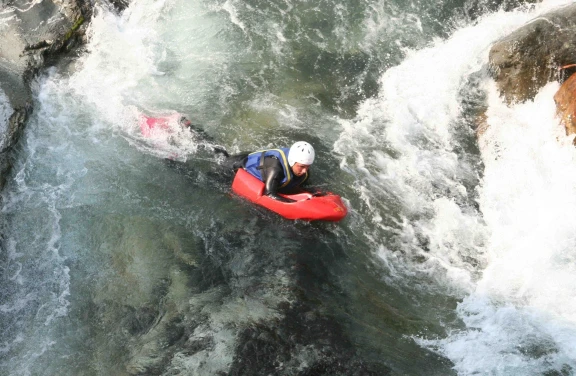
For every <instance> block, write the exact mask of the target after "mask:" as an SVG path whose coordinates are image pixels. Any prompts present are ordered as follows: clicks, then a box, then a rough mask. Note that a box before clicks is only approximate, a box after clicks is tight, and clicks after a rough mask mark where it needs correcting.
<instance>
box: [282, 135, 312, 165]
mask: <svg viewBox="0 0 576 376" xmlns="http://www.w3.org/2000/svg"><path fill="white" fill-rule="evenodd" d="M315 155H316V153H314V148H313V147H312V145H310V144H309V143H307V142H305V141H298V142H296V143H295V144H294V145H292V147H291V148H290V151H289V152H288V164H289V165H290V166H294V163H302V164H305V165H311V164H312V162H314V156H315Z"/></svg>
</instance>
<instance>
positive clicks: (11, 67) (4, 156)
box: [0, 0, 93, 189]
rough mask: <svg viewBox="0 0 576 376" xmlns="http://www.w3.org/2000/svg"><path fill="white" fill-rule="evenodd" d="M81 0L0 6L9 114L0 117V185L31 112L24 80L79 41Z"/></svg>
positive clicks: (1, 79) (0, 88)
mask: <svg viewBox="0 0 576 376" xmlns="http://www.w3.org/2000/svg"><path fill="white" fill-rule="evenodd" d="M92 7H93V4H92V3H91V2H90V1H87V0H41V1H30V0H14V1H10V2H8V3H7V4H6V5H4V9H3V16H4V20H6V22H5V23H4V24H3V25H2V26H3V27H2V28H1V29H0V100H2V101H3V102H4V101H7V102H8V103H0V108H11V109H12V111H13V113H12V115H11V116H9V117H7V118H6V119H4V118H2V119H0V122H1V123H0V189H1V188H2V187H3V186H4V183H5V180H6V175H7V173H8V171H9V170H10V166H11V163H10V160H9V158H10V157H9V153H10V150H11V149H12V148H13V146H14V145H15V144H16V142H17V141H18V137H19V135H20V134H21V130H22V128H23V127H24V125H25V123H26V121H27V120H28V116H29V115H30V113H31V111H32V98H31V94H32V93H31V90H30V83H31V82H32V80H33V79H34V77H36V75H37V74H38V72H39V71H40V70H41V69H43V68H44V67H47V66H51V65H55V64H56V63H58V62H59V61H61V60H62V57H64V56H66V55H67V54H69V52H71V51H73V50H74V49H76V48H77V47H78V46H81V45H82V44H84V42H85V40H84V30H85V25H86V23H85V21H86V20H89V19H90V18H91V17H92Z"/></svg>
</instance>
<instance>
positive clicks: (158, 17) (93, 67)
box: [0, 0, 576, 375]
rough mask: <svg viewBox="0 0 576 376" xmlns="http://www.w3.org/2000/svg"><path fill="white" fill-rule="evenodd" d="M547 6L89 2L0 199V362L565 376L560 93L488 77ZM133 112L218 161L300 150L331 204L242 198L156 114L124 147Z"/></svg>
mask: <svg viewBox="0 0 576 376" xmlns="http://www.w3.org/2000/svg"><path fill="white" fill-rule="evenodd" d="M568 3H569V2H568V1H544V2H543V3H541V4H538V5H534V6H527V7H524V8H520V9H517V10H514V11H509V12H504V11H495V12H492V11H491V12H486V14H484V15H482V16H480V17H478V18H476V19H473V20H472V19H469V18H467V17H464V16H462V15H461V14H460V13H459V10H458V9H453V11H454V12H453V13H452V16H447V15H444V16H445V17H448V19H441V18H438V19H435V18H434V17H440V16H441V15H442V14H444V13H443V12H442V11H441V9H440V8H438V7H437V6H436V4H420V3H414V4H411V5H410V6H409V5H407V4H404V3H403V2H399V3H392V2H382V1H364V2H358V3H357V4H353V5H350V4H345V3H341V2H338V1H332V0H330V1H323V2H319V3H317V4H316V3H315V4H310V3H295V2H292V1H279V2H272V3H270V4H267V5H266V6H264V5H262V4H252V3H251V2H244V1H243V2H240V1H235V0H228V1H225V2H211V1H205V2H183V1H176V0H174V1H170V0H165V1H150V0H138V1H135V2H133V3H132V4H131V5H130V6H129V8H128V9H127V10H126V11H125V12H124V13H123V14H122V15H116V14H114V13H113V12H111V11H109V10H108V9H106V8H105V7H104V8H100V7H99V8H97V10H96V12H95V16H94V19H93V20H92V21H91V24H90V28H89V31H88V38H89V43H88V45H87V46H86V52H85V53H83V54H82V55H81V56H80V57H79V58H78V60H77V61H75V62H74V64H72V65H70V66H68V67H59V68H56V67H54V68H51V69H50V70H48V71H47V72H44V74H43V75H41V77H39V78H38V80H37V81H36V82H35V83H34V87H33V89H34V93H35V94H34V101H35V103H34V108H35V111H34V113H33V115H32V117H31V120H30V124H29V126H28V127H27V129H26V130H25V132H24V133H25V134H24V136H23V139H22V141H21V142H20V143H19V144H18V146H17V148H16V149H17V150H16V151H15V153H14V157H15V158H14V161H15V162H14V169H13V174H12V176H11V180H10V182H9V184H8V185H7V189H6V190H5V191H4V192H3V193H2V203H3V207H2V215H3V217H2V222H1V226H2V229H3V235H4V236H5V237H4V239H3V243H2V244H3V251H4V259H3V260H2V270H3V273H2V300H1V301H0V314H2V315H3V316H2V323H3V324H2V331H1V337H0V354H2V355H3V359H2V361H1V362H0V366H1V370H2V371H3V372H5V373H7V374H14V375H33V374H39V373H40V372H42V371H43V372H46V373H48V374H58V373H59V372H64V374H70V375H75V374H81V373H82V372H85V373H86V374H94V375H100V374H110V373H111V372H113V371H114V370H119V369H120V370H122V372H124V373H125V374H139V373H145V372H152V373H156V374H175V373H180V374H216V373H218V372H221V373H231V374H242V372H244V373H245V374H250V372H256V371H261V372H268V373H272V374H273V373H277V374H284V375H294V374H299V373H305V372H315V371H318V372H320V371H319V370H325V371H326V373H327V374H337V373H338V372H340V373H341V374H347V372H348V374H349V372H351V370H360V371H358V372H361V371H363V370H376V371H374V372H376V373H377V374H378V372H381V373H385V372H389V373H392V374H418V373H422V372H427V373H428V374H430V375H435V374H437V375H446V374H449V373H450V372H455V373H457V374H462V375H467V374H475V373H487V374H505V375H510V374H517V375H523V374H527V373H533V372H536V373H546V372H554V371H555V372H559V373H562V372H563V373H570V372H573V370H574V369H576V354H575V353H574V349H575V348H576V344H575V343H574V338H576V335H575V334H576V325H575V324H576V304H574V303H573V302H574V301H576V300H575V299H574V298H575V296H574V291H576V290H575V289H574V285H575V284H576V277H574V275H575V274H574V266H573V263H574V258H575V257H576V256H575V254H574V238H575V237H574V236H573V235H572V232H573V230H572V228H573V226H571V223H573V217H574V216H575V214H573V213H575V212H576V211H575V210H574V209H576V208H575V207H574V206H575V205H576V199H574V197H576V196H575V195H574V194H573V193H576V192H574V191H575V189H576V173H575V172H574V168H573V164H574V163H575V162H576V161H575V159H576V152H575V150H574V147H573V146H572V138H570V137H566V136H565V134H564V130H563V129H562V127H561V126H560V124H559V122H558V119H557V118H556V116H555V107H554V102H553V99H552V97H553V95H554V93H555V91H556V90H557V89H558V86H559V85H558V84H557V83H551V84H549V85H547V86H546V87H544V88H543V89H542V90H541V91H540V93H539V94H538V96H537V97H536V98H535V99H534V101H529V102H527V103H523V104H517V105H513V106H507V105H506V104H504V103H503V101H502V100H501V99H500V98H499V96H498V93H497V90H496V88H495V85H494V83H493V82H492V80H491V79H490V76H489V73H488V70H487V63H488V53H489V50H490V47H491V45H492V44H493V43H494V42H495V41H496V40H498V39H499V38H501V37H504V36H506V35H508V34H509V33H510V32H512V31H514V30H515V29H517V28H518V27H520V26H522V25H523V24H525V23H526V22H529V21H530V20H531V19H533V18H535V17H537V16H538V15H540V14H543V13H545V12H546V11H549V10H553V9H556V8H557V7H559V6H562V5H565V4H568ZM449 5H450V4H444V6H445V8H442V9H444V10H446V9H448V10H450V6H449ZM447 13H450V12H447ZM446 25H448V26H446ZM0 95H1V93H0ZM4 102H6V101H4V100H3V98H2V97H0V103H4ZM7 112H10V109H9V108H7V107H5V106H0V116H4V117H6V116H7V115H5V114H6V113H7ZM143 114H145V115H169V116H173V117H174V119H176V118H177V117H178V116H179V114H185V115H186V116H188V117H189V118H190V119H191V120H192V121H193V122H194V123H197V124H200V125H201V126H202V128H203V129H204V130H205V131H206V134H207V135H208V137H209V138H211V139H213V141H206V142H207V143H210V142H216V143H218V144H220V145H223V146H224V147H226V148H227V149H228V150H229V151H230V152H239V151H245V150H252V149H257V148H262V147H272V146H278V145H282V146H284V145H285V144H289V143H290V142H292V141H294V140H298V139H305V140H308V141H310V142H311V143H313V144H314V146H315V148H316V150H317V153H318V162H317V163H316V162H315V165H314V171H313V174H314V178H315V179H317V180H316V181H317V182H319V184H320V186H322V187H329V188H328V189H330V190H333V191H334V192H337V193H339V194H341V195H342V196H343V197H344V199H345V200H346V202H347V204H348V205H349V209H350V210H349V216H348V217H347V218H346V219H345V220H344V221H342V222H341V223H338V224H331V225H325V224H315V223H313V224H308V223H299V222H296V223H292V222H286V221H283V220H282V219H280V218H277V217H275V216H272V215H270V213H267V212H265V211H260V210H258V209H257V208H254V207H252V206H251V205H249V204H247V203H245V202H243V201H242V200H239V199H238V198H235V197H232V196H230V194H229V189H228V188H229V185H228V182H226V181H222V180H221V179H220V177H219V176H216V175H217V174H214V171H215V169H214V166H215V165H217V163H215V162H217V161H215V160H214V159H213V158H212V159H211V155H210V153H205V150H204V149H203V148H202V147H201V146H202V145H203V142H205V141H199V140H198V138H195V137H191V136H190V134H189V133H186V132H182V130H181V129H180V128H179V125H178V124H177V122H173V123H171V124H170V129H169V130H168V131H166V132H158V133H156V134H154V135H153V137H144V136H143V135H142V133H141V129H140V126H139V120H140V119H141V115H143ZM479 114H485V115H486V116H485V122H486V123H485V124H486V126H483V127H482V129H483V131H482V132H481V133H480V134H479V135H478V134H477V133H476V131H477V129H478V126H479V124H480V122H481V119H483V117H482V116H478V115H479ZM0 120H2V119H0ZM203 150H204V151H203ZM575 219H576V218H575ZM250 365H252V368H250V367H251V366H250ZM363 367H366V368H363ZM371 367H372V368H371ZM63 370H64V371H63ZM262 370H264V371H262Z"/></svg>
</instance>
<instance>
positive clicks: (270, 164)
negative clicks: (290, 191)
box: [262, 157, 296, 202]
mask: <svg viewBox="0 0 576 376" xmlns="http://www.w3.org/2000/svg"><path fill="white" fill-rule="evenodd" d="M283 178H284V169H283V168H282V165H280V161H279V160H278V159H277V158H273V157H268V158H265V160H264V166H263V168H262V180H263V181H264V184H265V188H264V194H265V195H266V196H268V197H270V198H271V199H274V200H278V201H282V202H295V201H296V200H292V199H289V198H285V197H282V196H279V195H278V186H279V185H280V182H281V181H282V179H283Z"/></svg>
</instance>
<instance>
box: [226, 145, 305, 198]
mask: <svg viewBox="0 0 576 376" xmlns="http://www.w3.org/2000/svg"><path fill="white" fill-rule="evenodd" d="M288 150H289V149H287V148H282V149H269V150H261V151H257V152H253V153H242V154H236V155H233V156H230V158H229V160H230V162H231V163H232V166H233V168H234V170H237V169H239V168H244V169H245V170H246V171H247V172H249V173H250V174H251V175H253V176H255V177H257V178H258V179H260V180H262V181H263V182H264V184H265V189H264V194H265V195H267V196H268V197H270V198H272V199H274V200H278V201H283V202H293V201H294V200H291V199H287V198H284V197H282V196H279V195H278V192H280V193H289V192H291V191H293V190H294V189H296V188H297V187H299V186H300V185H301V184H302V183H304V182H305V181H306V180H308V176H309V174H308V173H305V174H304V175H302V176H296V175H294V173H292V169H291V168H290V166H289V165H288Z"/></svg>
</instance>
